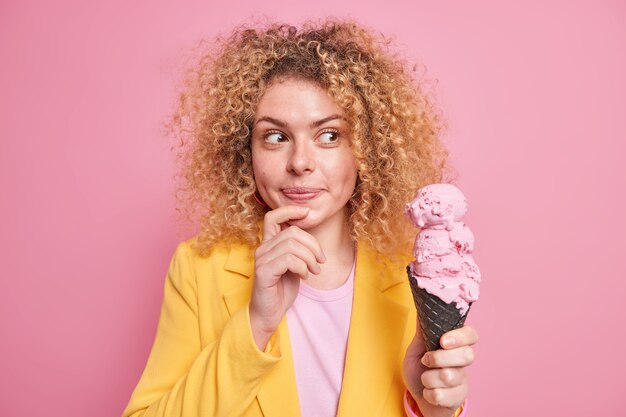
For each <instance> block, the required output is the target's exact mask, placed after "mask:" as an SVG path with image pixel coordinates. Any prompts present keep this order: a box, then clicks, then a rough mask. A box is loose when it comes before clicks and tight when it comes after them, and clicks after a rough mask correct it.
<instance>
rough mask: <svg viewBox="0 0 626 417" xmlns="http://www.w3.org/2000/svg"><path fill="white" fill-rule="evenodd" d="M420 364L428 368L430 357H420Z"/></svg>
mask: <svg viewBox="0 0 626 417" xmlns="http://www.w3.org/2000/svg"><path fill="white" fill-rule="evenodd" d="M422 363H423V364H424V365H426V366H430V357H429V356H428V354H426V355H424V356H422Z"/></svg>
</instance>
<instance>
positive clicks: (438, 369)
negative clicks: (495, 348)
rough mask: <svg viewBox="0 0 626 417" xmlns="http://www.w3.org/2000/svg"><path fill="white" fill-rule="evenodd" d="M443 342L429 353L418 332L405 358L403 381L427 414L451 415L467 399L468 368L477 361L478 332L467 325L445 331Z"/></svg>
mask: <svg viewBox="0 0 626 417" xmlns="http://www.w3.org/2000/svg"><path fill="white" fill-rule="evenodd" d="M440 342H441V345H442V347H443V349H438V350H433V351H430V352H426V346H425V345H424V341H423V339H422V334H421V332H420V331H418V332H417V333H416V334H415V337H414V338H413V341H412V342H411V344H410V345H409V347H408V349H407V351H406V355H405V357H404V364H403V372H404V381H405V384H406V386H407V389H408V390H409V392H410V393H411V395H412V396H413V398H414V399H415V401H416V402H417V405H418V406H419V408H420V411H421V413H422V415H423V416H424V417H451V416H452V415H454V412H455V410H456V409H457V408H459V406H460V405H461V404H463V402H464V401H465V398H466V397H467V375H466V369H465V368H466V367H467V366H469V365H471V364H472V362H474V350H473V348H472V345H474V344H475V343H476V342H478V333H477V332H476V330H475V329H474V328H473V327H470V326H464V327H461V328H460V329H456V330H452V331H449V332H447V333H445V334H444V335H443V336H442V337H441V340H440Z"/></svg>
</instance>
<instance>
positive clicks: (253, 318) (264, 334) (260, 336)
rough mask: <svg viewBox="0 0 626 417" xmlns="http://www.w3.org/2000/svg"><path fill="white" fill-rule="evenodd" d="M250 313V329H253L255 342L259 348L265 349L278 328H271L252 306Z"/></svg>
mask: <svg viewBox="0 0 626 417" xmlns="http://www.w3.org/2000/svg"><path fill="white" fill-rule="evenodd" d="M249 314H250V330H251V331H252V337H253V339H254V343H256V345H257V347H258V348H259V350H261V351H263V350H265V348H266V347H267V343H268V342H269V340H270V338H271V337H272V334H274V331H275V330H276V329H273V330H271V327H269V326H266V325H264V324H263V322H262V320H260V319H259V316H258V315H257V314H255V312H254V310H253V308H252V307H251V306H250V307H249Z"/></svg>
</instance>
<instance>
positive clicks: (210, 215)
mask: <svg viewBox="0 0 626 417" xmlns="http://www.w3.org/2000/svg"><path fill="white" fill-rule="evenodd" d="M390 43H391V42H390V40H389V39H388V38H386V37H385V36H384V35H382V34H377V33H376V32H375V31H373V30H370V29H367V28H365V27H363V26H361V25H359V24H356V23H354V22H350V21H345V20H342V21H338V20H334V19H328V20H325V21H322V22H319V23H315V22H307V23H304V24H303V25H302V27H301V28H300V29H298V28H296V27H294V26H290V25H285V24H276V23H273V24H268V25H266V26H265V27H263V28H259V27H257V28H250V27H245V26H242V27H238V28H236V29H235V30H234V31H233V32H232V34H231V35H230V36H228V37H218V38H217V41H216V42H214V43H212V44H210V47H209V48H206V49H202V53H201V54H200V56H199V58H198V59H197V60H195V61H194V62H193V63H192V66H191V67H190V69H189V70H188V72H187V73H186V77H185V81H184V85H183V91H182V92H181V94H180V99H179V102H178V106H177V108H176V111H175V112H174V114H173V115H172V117H171V118H170V119H169V120H168V122H166V127H167V128H168V132H169V133H171V134H173V135H174V137H176V138H177V139H179V143H178V146H179V152H178V155H177V156H178V161H179V163H180V168H181V170H180V174H181V178H182V181H181V182H180V183H179V187H178V192H177V199H178V202H179V208H178V210H179V211H181V212H182V213H183V214H184V215H185V218H186V219H187V220H188V221H191V222H192V223H195V224H197V225H199V227H200V230H199V233H198V234H197V236H196V239H195V248H194V249H195V250H196V251H197V252H198V253H200V254H201V255H202V256H205V255H207V254H208V253H209V252H210V251H211V249H212V248H213V247H214V246H215V245H216V244H217V243H218V242H219V243H235V242H238V243H247V244H249V245H252V246H255V245H258V244H259V229H258V227H259V223H260V221H261V220H262V218H263V216H264V214H265V212H266V211H267V209H268V208H267V207H264V206H262V205H260V204H258V203H257V202H256V201H255V199H254V194H255V191H256V187H255V182H254V178H253V173H252V164H251V160H252V159H251V149H250V139H251V132H252V123H253V120H254V115H255V110H256V107H257V104H258V102H259V100H260V98H261V96H262V95H263V93H264V91H265V89H266V88H267V87H268V85H269V83H270V82H271V81H273V80H275V79H277V78H278V77H293V78H297V79H303V80H307V81H312V82H315V83H317V84H318V85H320V86H322V87H323V88H324V89H325V90H326V91H328V93H329V94H330V95H331V97H333V99H334V100H335V102H336V103H337V105H338V106H339V107H341V108H342V109H343V110H344V112H345V115H346V118H347V120H348V122H349V124H350V125H351V127H352V133H353V140H352V148H353V152H354V155H355V158H356V164H357V170H358V180H357V186H356V189H355V192H354V194H353V197H352V199H351V200H350V202H349V220H350V226H351V233H352V238H353V239H354V240H355V241H362V242H365V243H367V244H369V245H370V246H371V247H372V248H373V249H375V250H376V251H378V252H379V253H380V254H383V255H387V256H391V257H394V255H396V254H397V253H398V252H399V251H406V250H407V248H409V247H410V246H409V245H410V241H411V237H412V236H414V235H415V229H414V228H413V227H411V226H410V224H409V222H408V221H407V220H406V219H405V216H404V215H403V214H402V213H403V207H404V204H405V203H407V202H408V201H410V200H412V199H413V198H414V196H415V192H416V190H417V189H418V188H420V187H422V186H424V185H427V184H430V183H435V182H442V179H443V178H444V175H445V174H446V170H447V163H446V161H447V157H448V152H447V150H446V149H445V147H444V146H443V144H442V143H441V141H440V140H439V136H440V133H441V132H442V130H443V128H444V127H445V125H444V123H443V122H442V117H441V116H440V115H439V114H438V112H437V111H436V109H435V107H434V106H433V105H432V101H433V100H431V99H430V98H429V95H428V94H427V92H426V89H425V88H424V87H425V86H426V85H427V83H426V82H424V81H426V80H425V79H419V78H418V77H417V76H416V68H417V67H416V66H415V65H409V64H408V63H407V62H405V61H404V60H403V59H401V58H399V57H398V56H397V54H393V53H391V52H390V51H389V45H390ZM203 45H205V43H204V42H203V43H201V47H202V46H203Z"/></svg>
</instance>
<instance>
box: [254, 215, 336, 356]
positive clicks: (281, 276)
mask: <svg viewBox="0 0 626 417" xmlns="http://www.w3.org/2000/svg"><path fill="white" fill-rule="evenodd" d="M308 211H309V209H308V208H306V207H301V206H283V207H279V208H277V209H275V210H272V211H269V212H267V213H266V214H265V217H264V219H263V241H262V242H261V245H260V246H259V247H258V248H257V250H256V252H255V254H254V272H255V273H254V275H255V276H254V284H253V287H252V297H251V299H250V326H251V328H252V335H253V337H254V341H255V342H256V344H257V346H258V347H259V349H261V350H264V349H265V347H266V346H267V342H268V341H269V339H270V337H271V335H272V334H273V333H274V331H276V328H277V327H278V325H279V324H280V322H281V320H282V318H283V316H284V315H285V313H286V312H287V309H288V308H289V307H290V306H291V304H293V302H294V300H295V299H296V295H297V294H298V288H299V286H300V279H307V277H308V275H309V273H312V274H319V273H320V271H321V269H320V265H319V264H320V263H323V262H325V260H326V257H325V255H324V253H323V252H322V248H321V247H320V244H319V242H318V241H317V239H315V238H314V237H313V236H312V235H310V234H309V233H307V232H305V231H304V230H302V229H300V228H299V227H296V226H289V225H288V224H286V223H287V222H289V220H296V219H302V218H304V217H306V215H307V214H308Z"/></svg>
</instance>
